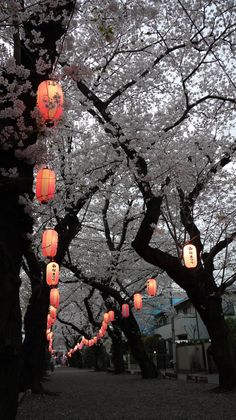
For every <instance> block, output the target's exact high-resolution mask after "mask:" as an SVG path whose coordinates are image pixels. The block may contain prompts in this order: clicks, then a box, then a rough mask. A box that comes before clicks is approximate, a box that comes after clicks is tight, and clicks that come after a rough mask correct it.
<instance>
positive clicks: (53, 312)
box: [49, 305, 57, 322]
mask: <svg viewBox="0 0 236 420" xmlns="http://www.w3.org/2000/svg"><path fill="white" fill-rule="evenodd" d="M49 313H50V317H51V318H52V319H53V320H54V322H55V320H56V317H57V310H56V308H55V307H54V306H52V305H50V306H49Z"/></svg>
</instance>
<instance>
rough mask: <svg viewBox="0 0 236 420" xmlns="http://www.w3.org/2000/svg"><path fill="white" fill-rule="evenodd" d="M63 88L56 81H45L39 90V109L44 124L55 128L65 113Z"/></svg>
mask: <svg viewBox="0 0 236 420" xmlns="http://www.w3.org/2000/svg"><path fill="white" fill-rule="evenodd" d="M62 106H63V92H62V88H61V86H60V85H59V83H57V82H56V81H54V80H44V81H43V82H41V83H40V84H39V87H38V90H37V107H38V110H39V113H40V116H41V120H42V123H43V124H45V125H46V126H47V127H53V126H54V125H56V124H57V122H58V121H59V120H60V118H61V116H62V113H63V108H62Z"/></svg>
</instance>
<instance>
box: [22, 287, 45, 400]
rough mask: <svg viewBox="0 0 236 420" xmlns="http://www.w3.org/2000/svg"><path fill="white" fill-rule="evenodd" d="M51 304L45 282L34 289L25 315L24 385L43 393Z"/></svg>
mask: <svg viewBox="0 0 236 420" xmlns="http://www.w3.org/2000/svg"><path fill="white" fill-rule="evenodd" d="M48 306H49V287H48V286H47V285H46V284H45V282H44V283H43V284H42V285H41V287H38V288H36V289H34V291H33V294H32V297H31V301H30V304H29V306H28V308H27V312H26V315H25V320H24V325H25V340H24V343H23V351H24V353H23V354H24V370H23V380H24V382H23V387H24V389H27V388H30V389H31V390H32V392H34V393H42V392H43V387H42V384H41V380H42V378H43V375H44V373H45V364H46V352H47V346H48V342H47V339H46V325H47V314H48Z"/></svg>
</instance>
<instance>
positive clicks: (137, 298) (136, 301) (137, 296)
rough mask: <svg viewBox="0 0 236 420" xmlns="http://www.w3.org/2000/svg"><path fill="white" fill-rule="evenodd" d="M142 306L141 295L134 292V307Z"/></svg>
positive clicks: (138, 308)
mask: <svg viewBox="0 0 236 420" xmlns="http://www.w3.org/2000/svg"><path fill="white" fill-rule="evenodd" d="M142 306H143V302H142V295H140V293H135V294H134V307H135V309H137V310H140V309H142Z"/></svg>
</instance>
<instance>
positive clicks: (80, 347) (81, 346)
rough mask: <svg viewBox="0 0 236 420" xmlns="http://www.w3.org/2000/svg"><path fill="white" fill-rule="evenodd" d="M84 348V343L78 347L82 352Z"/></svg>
mask: <svg viewBox="0 0 236 420" xmlns="http://www.w3.org/2000/svg"><path fill="white" fill-rule="evenodd" d="M83 347H84V343H82V341H81V342H80V343H79V345H78V349H79V350H82V348H83Z"/></svg>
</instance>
